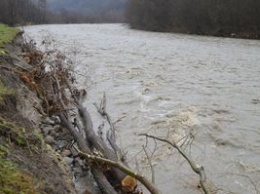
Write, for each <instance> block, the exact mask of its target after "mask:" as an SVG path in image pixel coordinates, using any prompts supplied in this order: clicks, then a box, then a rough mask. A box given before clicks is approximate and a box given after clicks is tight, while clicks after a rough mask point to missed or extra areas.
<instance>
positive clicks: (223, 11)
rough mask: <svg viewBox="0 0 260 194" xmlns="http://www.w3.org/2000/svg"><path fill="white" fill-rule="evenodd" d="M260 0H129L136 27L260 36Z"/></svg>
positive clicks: (129, 19) (130, 18)
mask: <svg viewBox="0 0 260 194" xmlns="http://www.w3.org/2000/svg"><path fill="white" fill-rule="evenodd" d="M259 10H260V1H258V0H247V1H244V0H207V1H204V0H192V1H191V0H129V1H128V5H127V13H126V18H127V22H128V23H129V24H130V26H131V27H132V28H136V29H142V30H149V31H164V32H178V33H189V34H200V35H216V36H232V37H243V38H259V29H260V12H259Z"/></svg>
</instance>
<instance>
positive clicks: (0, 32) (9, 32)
mask: <svg viewBox="0 0 260 194" xmlns="http://www.w3.org/2000/svg"><path fill="white" fill-rule="evenodd" d="M18 32H19V30H18V29H17V28H13V27H9V26H7V25H5V24H1V23H0V55H3V54H6V51H5V49H4V46H5V44H7V43H10V42H11V41H12V40H13V39H14V38H15V36H16V35H17V33H18Z"/></svg>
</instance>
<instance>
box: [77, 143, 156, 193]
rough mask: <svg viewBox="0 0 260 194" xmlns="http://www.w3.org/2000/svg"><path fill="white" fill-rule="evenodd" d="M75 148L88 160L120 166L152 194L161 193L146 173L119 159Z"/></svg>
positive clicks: (120, 168) (119, 167)
mask: <svg viewBox="0 0 260 194" xmlns="http://www.w3.org/2000/svg"><path fill="white" fill-rule="evenodd" d="M75 149H76V150H77V151H78V154H79V155H80V156H82V157H85V158H86V159H88V160H92V161H93V162H97V163H100V164H103V163H105V164H107V165H109V166H112V167H115V168H118V169H119V170H121V171H122V172H124V173H126V174H127V175H129V176H131V177H133V178H135V179H137V180H138V181H140V182H141V183H142V184H143V185H144V186H145V187H146V188H147V189H148V190H149V191H150V192H151V194H160V191H159V190H158V189H157V188H156V187H155V186H154V185H153V183H151V182H150V181H149V180H148V179H147V178H146V177H145V176H144V175H140V174H138V173H137V172H134V171H132V170H131V169H130V168H128V167H127V166H125V165H124V164H123V163H121V162H119V161H112V160H109V159H106V158H102V157H100V156H95V155H91V154H88V153H84V152H82V151H80V150H79V149H78V148H76V147H75Z"/></svg>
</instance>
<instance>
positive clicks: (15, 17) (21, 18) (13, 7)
mask: <svg viewBox="0 0 260 194" xmlns="http://www.w3.org/2000/svg"><path fill="white" fill-rule="evenodd" d="M45 16H46V0H0V23H6V24H9V25H16V24H26V23H45V22H46V17H45Z"/></svg>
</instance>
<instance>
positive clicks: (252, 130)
mask: <svg viewBox="0 0 260 194" xmlns="http://www.w3.org/2000/svg"><path fill="white" fill-rule="evenodd" d="M24 30H25V35H28V36H30V37H32V38H34V39H36V40H37V42H38V44H37V45H38V46H39V48H41V49H46V47H47V46H46V45H41V44H40V43H41V41H42V40H43V39H45V40H48V41H51V42H52V46H51V47H56V48H59V49H60V50H62V51H63V52H65V53H67V54H68V55H69V56H71V58H72V59H73V61H74V62H75V63H76V67H75V68H76V69H77V70H78V72H79V73H80V74H83V75H84V77H83V76H81V75H78V79H79V83H78V85H79V87H88V88H89V90H88V100H87V101H86V105H87V106H88V108H89V110H90V111H91V114H92V118H93V120H94V123H95V127H96V128H97V127H98V126H99V125H100V124H101V118H100V117H99V116H98V115H97V114H96V111H95V108H94V106H93V103H94V102H97V101H98V100H100V98H101V97H102V94H103V92H106V95H107V109H108V112H109V113H110V115H111V116H112V118H113V119H114V120H117V119H119V118H121V121H120V122H118V123H117V124H116V128H117V137H118V144H119V145H120V146H121V147H122V148H123V149H124V151H125V152H126V153H127V157H128V161H129V162H130V163H131V165H132V167H133V168H135V169H137V170H139V171H142V172H143V173H144V174H145V175H147V176H148V177H151V171H150V168H149V165H148V164H147V158H146V157H145V154H144V153H143V151H142V145H146V141H145V139H144V138H143V137H140V136H138V134H140V133H147V132H148V133H150V134H155V135H158V136H161V137H166V136H167V137H168V138H169V139H171V140H180V139H181V138H182V137H184V136H185V135H186V134H187V133H188V132H191V133H192V135H193V136H194V139H193V141H192V144H191V146H190V145H188V146H185V147H184V148H185V151H186V152H187V154H188V155H189V156H191V157H192V158H193V159H194V160H195V161H196V162H197V163H198V164H201V165H203V166H204V167H205V170H206V174H207V178H208V180H209V181H210V182H211V185H212V187H214V189H215V191H216V192H215V193H238V194H254V193H260V41H258V40H242V39H229V38H216V37H203V36H190V35H181V34H168V33H152V32H143V31H137V30H132V29H129V28H128V27H127V26H126V25H124V24H82V25H40V26H29V27H25V28H24ZM122 117H123V118H122ZM181 142H183V139H182V141H181ZM153 150H156V152H155V153H154V154H153V156H152V157H151V159H152V164H153V167H154V175H155V183H156V185H158V187H159V188H160V189H161V190H162V192H163V193H164V194H172V193H182V194H185V193H187V194H188V193H200V191H199V189H198V188H197V184H198V177H197V176H196V175H195V174H194V173H193V172H192V171H191V170H190V168H189V166H188V165H187V163H186V162H185V161H184V160H183V159H182V158H181V157H180V156H179V155H178V154H177V153H176V152H175V151H174V150H172V149H171V148H170V147H168V146H164V145H162V144H157V145H156V148H155V145H154V143H153V142H152V141H150V142H149V143H148V148H147V151H148V152H149V154H151V153H153ZM213 185H214V186H213Z"/></svg>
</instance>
